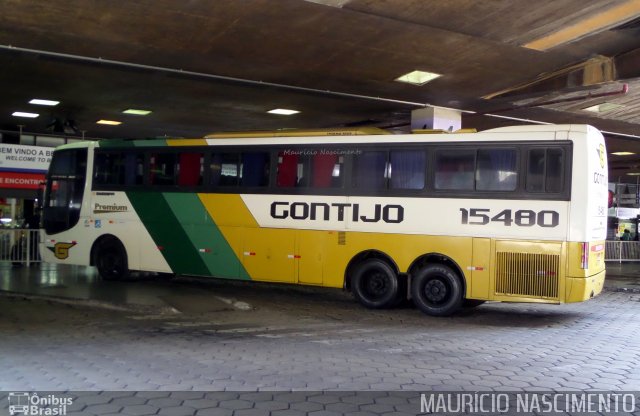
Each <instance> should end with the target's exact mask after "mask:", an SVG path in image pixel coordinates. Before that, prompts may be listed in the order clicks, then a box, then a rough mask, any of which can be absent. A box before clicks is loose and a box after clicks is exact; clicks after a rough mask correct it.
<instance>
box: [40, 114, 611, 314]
mask: <svg viewBox="0 0 640 416" xmlns="http://www.w3.org/2000/svg"><path fill="white" fill-rule="evenodd" d="M384 133H385V132H383V131H381V130H380V131H378V130H376V129H364V130H354V131H350V130H347V131H338V130H328V131H288V130H287V131H282V132H254V133H227V134H224V133H221V134H212V135H209V136H206V137H204V138H202V139H166V140H164V139H162V140H159V139H150V140H120V139H118V140H103V141H99V142H84V143H74V144H69V145H65V146H62V147H59V148H58V149H56V151H55V152H54V155H53V160H52V162H51V165H50V168H49V172H48V175H47V182H46V189H45V193H44V204H43V232H42V235H41V252H42V255H43V258H44V259H45V260H46V261H49V262H54V263H61V264H76V265H94V266H96V267H97V269H98V271H99V274H100V275H101V276H102V278H104V279H123V278H125V277H127V275H128V274H129V272H130V270H140V271H152V272H159V273H173V274H180V275H194V276H211V277H216V278H225V279H244V280H255V281H262V282H282V283H289V284H303V285H316V286H325V287H334V288H345V289H347V290H350V291H351V292H352V293H353V294H354V296H355V298H356V299H357V300H358V301H359V302H360V303H362V304H363V305H364V306H366V307H368V308H387V307H392V306H394V305H396V304H398V303H399V302H402V301H404V300H407V299H411V300H412V301H413V303H415V305H416V306H417V307H418V308H419V309H421V310H422V311H423V312H425V313H427V314H429V315H436V316H441V315H450V314H452V313H454V312H456V311H457V310H459V309H460V308H461V307H462V306H465V305H468V306H474V305H478V304H480V303H482V302H484V301H506V302H537V303H553V304H559V303H568V302H580V301H584V300H587V299H589V298H592V297H594V296H595V295H597V294H598V293H600V292H601V290H602V286H603V282H604V276H605V266H604V240H605V235H606V225H607V222H606V207H607V158H606V150H605V144H604V139H603V136H602V134H601V133H600V132H599V131H598V130H596V129H595V128H593V127H591V126H586V125H535V126H516V127H502V128H497V129H492V130H487V131H483V132H479V133H464V134H463V133H444V134H406V135H395V134H384Z"/></svg>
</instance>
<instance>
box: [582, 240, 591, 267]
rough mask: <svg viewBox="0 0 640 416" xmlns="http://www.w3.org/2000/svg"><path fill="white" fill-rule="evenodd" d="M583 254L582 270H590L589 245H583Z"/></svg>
mask: <svg viewBox="0 0 640 416" xmlns="http://www.w3.org/2000/svg"><path fill="white" fill-rule="evenodd" d="M580 246H581V252H580V268H581V269H588V268H589V243H581V244H580Z"/></svg>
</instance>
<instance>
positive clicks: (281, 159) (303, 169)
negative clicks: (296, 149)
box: [276, 152, 311, 188]
mask: <svg viewBox="0 0 640 416" xmlns="http://www.w3.org/2000/svg"><path fill="white" fill-rule="evenodd" d="M310 165H311V159H310V157H309V156H305V155H299V154H296V153H287V152H279V153H278V167H277V175H276V186H277V187H279V188H294V187H295V188H301V187H307V186H309V178H310V176H311V175H310V173H309V170H310Z"/></svg>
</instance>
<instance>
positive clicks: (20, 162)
mask: <svg viewBox="0 0 640 416" xmlns="http://www.w3.org/2000/svg"><path fill="white" fill-rule="evenodd" d="M53 150H54V149H53V148H52V147H41V146H24V145H19V144H8V143H0V188H17V189H38V186H39V184H40V182H42V181H44V175H45V174H46V173H47V169H48V168H49V163H51V156H52V155H53Z"/></svg>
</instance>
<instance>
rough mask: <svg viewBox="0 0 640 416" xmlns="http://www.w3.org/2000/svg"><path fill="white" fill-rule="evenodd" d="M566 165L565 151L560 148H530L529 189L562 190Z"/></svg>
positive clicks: (539, 190)
mask: <svg viewBox="0 0 640 416" xmlns="http://www.w3.org/2000/svg"><path fill="white" fill-rule="evenodd" d="M564 166H565V160H564V151H563V150H562V149H560V148H548V149H531V150H529V159H528V168H527V186H526V189H527V191H529V192H549V193H559V192H562V190H563V183H564V174H563V172H564Z"/></svg>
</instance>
